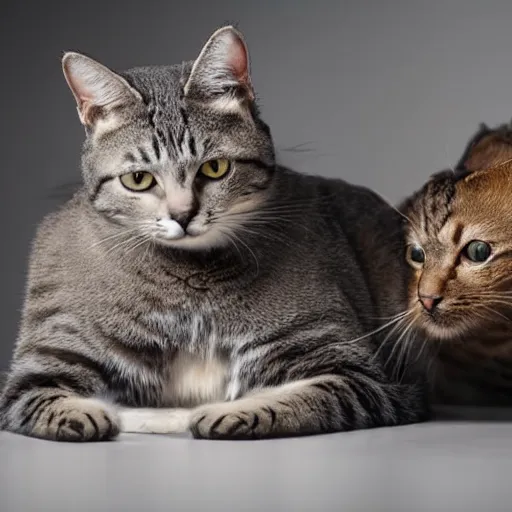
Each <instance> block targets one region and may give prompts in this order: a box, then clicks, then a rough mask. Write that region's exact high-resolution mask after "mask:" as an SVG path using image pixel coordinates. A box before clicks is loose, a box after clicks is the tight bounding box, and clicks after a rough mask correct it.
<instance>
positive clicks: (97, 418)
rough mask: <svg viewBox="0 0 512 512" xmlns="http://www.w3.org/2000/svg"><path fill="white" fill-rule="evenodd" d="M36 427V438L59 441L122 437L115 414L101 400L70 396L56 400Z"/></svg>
mask: <svg viewBox="0 0 512 512" xmlns="http://www.w3.org/2000/svg"><path fill="white" fill-rule="evenodd" d="M52 405H53V407H49V408H48V410H47V411H45V414H44V415H42V416H41V418H40V420H39V422H38V424H36V425H35V426H34V432H33V433H34V435H36V436H37V437H42V438H44V439H50V440H55V441H71V442H85V441H108V440H110V439H113V438H114V437H116V436H117V435H118V434H119V420H118V418H117V415H116V413H115V412H113V411H112V410H110V409H109V408H108V407H107V405H106V404H104V403H103V402H101V401H99V400H94V399H90V398H80V397H76V398H75V397H69V398H64V399H62V400H58V401H56V402H55V403H54V404H52Z"/></svg>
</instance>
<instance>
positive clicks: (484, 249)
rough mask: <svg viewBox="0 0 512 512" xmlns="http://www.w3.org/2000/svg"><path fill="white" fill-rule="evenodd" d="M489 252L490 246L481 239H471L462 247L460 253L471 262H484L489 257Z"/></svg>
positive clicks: (490, 251) (490, 250)
mask: <svg viewBox="0 0 512 512" xmlns="http://www.w3.org/2000/svg"><path fill="white" fill-rule="evenodd" d="M491 253H492V249H491V246H490V245H489V244H488V243H487V242H482V241H481V240H472V241H471V242H469V244H468V245H466V247H464V249H462V255H463V256H464V257H465V258H466V259H468V260H469V261H471V262H472V263H484V262H485V261H487V260H488V259H489V258H490V256H491Z"/></svg>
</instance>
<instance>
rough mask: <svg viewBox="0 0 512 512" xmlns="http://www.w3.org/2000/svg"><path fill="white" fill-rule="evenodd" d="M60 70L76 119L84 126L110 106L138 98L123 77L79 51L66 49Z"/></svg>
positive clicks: (137, 94) (89, 124)
mask: <svg viewBox="0 0 512 512" xmlns="http://www.w3.org/2000/svg"><path fill="white" fill-rule="evenodd" d="M62 70H63V72H64V76H65V78H66V81H67V83H68V85H69V88H70V89H71V92H72V93H73V96H74V97H75V100H76V104H77V110H78V115H79V117H80V121H81V122H82V124H83V125H84V126H86V127H91V126H92V125H93V124H94V123H95V121H96V119H97V118H98V117H102V116H104V115H105V114H107V113H108V112H109V111H111V110H112V109H113V108H115V107H119V106H122V105H124V104H129V103H131V102H133V101H135V100H140V99H141V96H140V94H139V93H138V92H137V91H136V90H135V89H133V88H132V87H130V85H129V84H128V82H127V81H126V80H125V79H124V78H122V77H121V76H119V75H118V74H116V73H114V72H113V71H111V70H110V69H108V68H107V67H105V66H104V65H103V64H100V63H99V62H96V61H95V60H93V59H91V58H90V57H86V56H85V55H82V54H80V53H75V52H66V53H65V54H64V57H63V58H62Z"/></svg>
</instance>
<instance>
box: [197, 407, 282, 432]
mask: <svg viewBox="0 0 512 512" xmlns="http://www.w3.org/2000/svg"><path fill="white" fill-rule="evenodd" d="M275 420H276V413H275V412H274V410H273V409H272V408H270V407H257V408H254V409H253V408H251V407H247V408H245V407H240V406H237V402H236V401H235V402H226V403H221V404H214V405H207V406H203V407H199V408H198V409H196V410H195V411H194V413H193V414H192V416H191V419H190V423H189V428H190V431H191V432H192V435H193V436H194V437H195V438H196V439H261V438H264V437H271V435H272V432H273V427H274V423H275Z"/></svg>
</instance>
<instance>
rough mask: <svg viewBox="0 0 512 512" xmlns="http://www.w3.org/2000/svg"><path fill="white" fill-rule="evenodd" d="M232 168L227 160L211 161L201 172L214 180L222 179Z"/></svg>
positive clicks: (201, 168)
mask: <svg viewBox="0 0 512 512" xmlns="http://www.w3.org/2000/svg"><path fill="white" fill-rule="evenodd" d="M230 168H231V162H230V161H229V160H227V159H225V158H219V159H217V160H209V161H208V162H205V163H204V164H202V165H201V167H200V168H199V172H200V173H201V174H203V175H204V176H206V177H208V178H212V179H214V180H215V179H218V178H222V176H224V175H225V174H226V173H227V172H228V171H229V169H230Z"/></svg>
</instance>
